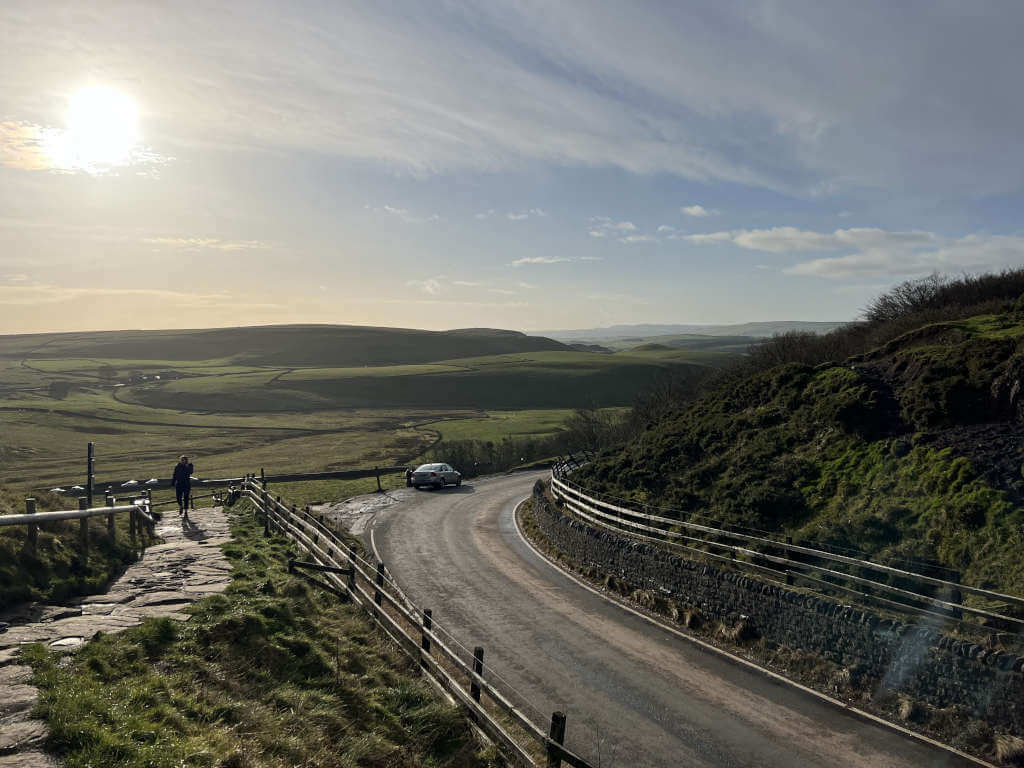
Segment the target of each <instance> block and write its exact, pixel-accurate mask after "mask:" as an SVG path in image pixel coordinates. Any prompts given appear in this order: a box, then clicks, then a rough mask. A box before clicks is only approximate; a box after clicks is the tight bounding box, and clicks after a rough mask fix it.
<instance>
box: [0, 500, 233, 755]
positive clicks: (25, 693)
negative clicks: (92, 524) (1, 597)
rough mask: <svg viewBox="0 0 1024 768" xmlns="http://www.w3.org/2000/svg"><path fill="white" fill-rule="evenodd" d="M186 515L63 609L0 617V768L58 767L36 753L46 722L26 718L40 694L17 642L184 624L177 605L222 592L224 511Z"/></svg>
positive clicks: (73, 644) (226, 534)
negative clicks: (155, 620)
mask: <svg viewBox="0 0 1024 768" xmlns="http://www.w3.org/2000/svg"><path fill="white" fill-rule="evenodd" d="M191 518H192V519H191V522H190V523H188V524H185V523H183V522H182V519H181V518H180V517H178V516H177V515H176V514H173V513H172V514H171V515H168V516H165V517H164V519H163V520H162V521H161V522H160V523H158V524H157V527H156V533H157V536H159V537H160V538H161V539H163V541H164V543H163V544H157V545H155V546H152V547H149V548H148V549H146V550H145V552H144V553H143V554H142V556H141V557H140V559H139V560H138V561H137V562H135V563H133V564H132V565H131V566H129V567H128V570H126V571H125V572H124V574H122V575H121V577H120V578H119V579H117V580H116V581H115V582H114V583H113V584H111V585H110V590H109V591H108V592H106V593H104V594H102V595H90V596H89V597H84V598H78V599H76V600H73V601H71V602H70V603H69V604H68V605H66V606H61V605H42V604H29V605H26V606H23V607H21V608H20V609H19V610H17V611H16V612H14V613H11V614H9V615H5V616H2V617H0V619H2V620H3V621H5V622H8V623H9V624H10V625H11V626H10V628H9V629H8V630H7V631H6V632H4V633H2V634H0V768H7V767H8V766H18V768H49V767H50V766H55V765H57V762H56V761H55V760H54V759H53V758H51V757H49V756H48V755H46V754H45V753H44V752H43V751H42V745H43V742H44V741H45V740H46V736H47V729H46V724H45V723H44V722H43V721H41V720H35V719H32V718H31V712H32V708H33V707H34V706H35V703H36V701H37V700H38V698H39V691H38V690H36V689H35V688H34V687H33V686H32V685H30V684H29V680H30V679H31V677H32V670H31V669H30V668H29V667H27V666H25V665H22V664H19V663H18V651H19V647H20V646H21V645H23V644H25V643H45V644H46V645H47V646H49V647H50V648H54V649H65V650H74V649H75V648H78V647H79V646H80V645H82V644H83V643H84V642H86V641H87V640H88V639H89V638H91V637H93V636H94V635H95V634H96V633H97V632H104V633H108V634H109V633H113V632H120V631H122V630H124V629H127V628H128V627H134V626H135V625H137V624H140V623H142V621H143V620H144V619H147V618H149V617H151V616H167V617H169V618H171V619H175V620H177V621H188V618H189V617H188V614H186V613H183V612H182V608H184V607H185V606H187V605H188V604H189V603H193V602H195V601H196V600H199V599H200V598H203V597H205V596H206V595H209V594H211V593H214V592H223V591H224V589H225V587H227V585H228V582H229V581H230V576H229V574H230V571H231V566H230V565H229V564H228V562H227V559H226V558H225V557H224V554H223V552H221V548H220V546H221V544H223V543H225V542H227V541H229V540H230V538H231V532H230V528H229V525H228V519H227V515H226V514H225V513H224V510H223V509H221V508H220V507H214V508H208V509H200V510H196V511H195V512H193V513H192V515H191Z"/></svg>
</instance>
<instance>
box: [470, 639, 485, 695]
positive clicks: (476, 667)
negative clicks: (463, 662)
mask: <svg viewBox="0 0 1024 768" xmlns="http://www.w3.org/2000/svg"><path fill="white" fill-rule="evenodd" d="M473 671H474V672H475V673H476V674H478V675H480V677H483V676H484V649H483V648H482V647H481V646H479V645H478V646H477V647H476V648H474V649H473ZM469 695H470V696H472V697H473V701H475V702H476V703H477V704H479V703H480V686H479V685H478V684H477V683H476V681H473V682H471V683H470V684H469Z"/></svg>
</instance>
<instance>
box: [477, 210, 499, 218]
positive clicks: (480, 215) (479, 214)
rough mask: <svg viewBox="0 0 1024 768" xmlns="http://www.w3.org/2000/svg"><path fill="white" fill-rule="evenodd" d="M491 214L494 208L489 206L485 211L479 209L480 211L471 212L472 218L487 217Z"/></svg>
mask: <svg viewBox="0 0 1024 768" xmlns="http://www.w3.org/2000/svg"><path fill="white" fill-rule="evenodd" d="M493 215H494V209H493V208H490V209H488V210H486V211H481V212H480V213H474V214H473V218H475V219H489V218H491V216H493Z"/></svg>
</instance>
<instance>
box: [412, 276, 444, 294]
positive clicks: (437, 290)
mask: <svg viewBox="0 0 1024 768" xmlns="http://www.w3.org/2000/svg"><path fill="white" fill-rule="evenodd" d="M443 279H444V276H443V275H441V276H439V277H428V278H427V279H426V280H407V281H406V283H405V284H406V286H408V287H410V288H417V289H419V290H420V291H422V292H423V293H426V294H429V295H431V296H438V295H440V294H441V293H443V292H444V283H442V282H441V281H442V280H443Z"/></svg>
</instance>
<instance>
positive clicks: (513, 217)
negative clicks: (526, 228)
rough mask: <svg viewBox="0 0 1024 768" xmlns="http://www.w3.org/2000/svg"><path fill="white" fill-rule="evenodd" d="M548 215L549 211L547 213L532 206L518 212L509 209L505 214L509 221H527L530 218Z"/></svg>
mask: <svg viewBox="0 0 1024 768" xmlns="http://www.w3.org/2000/svg"><path fill="white" fill-rule="evenodd" d="M546 217H547V213H545V212H544V211H543V210H541V209H540V208H530V209H529V210H526V211H518V212H513V211H509V212H508V213H506V214H505V218H507V219H508V220H509V221H525V220H526V219H529V218H546Z"/></svg>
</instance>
